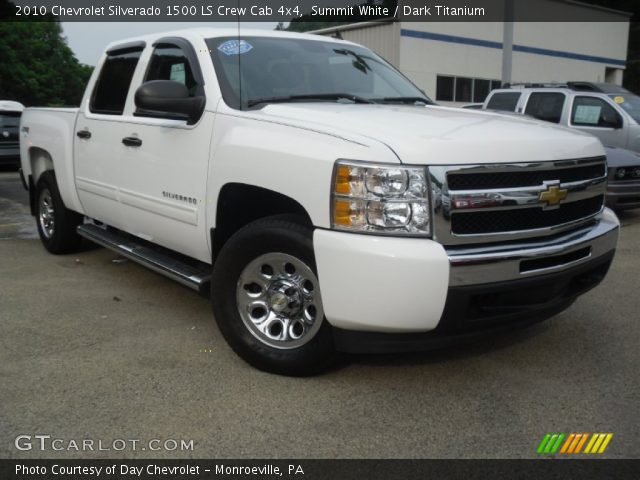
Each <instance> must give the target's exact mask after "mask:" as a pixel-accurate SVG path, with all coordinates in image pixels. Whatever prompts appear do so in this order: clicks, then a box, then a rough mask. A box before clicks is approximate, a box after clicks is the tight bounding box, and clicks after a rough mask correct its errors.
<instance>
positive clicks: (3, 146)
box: [0, 100, 24, 168]
mask: <svg viewBox="0 0 640 480" xmlns="http://www.w3.org/2000/svg"><path fill="white" fill-rule="evenodd" d="M22 110H24V106H23V105H22V104H21V103H18V102H11V101H6V100H0V166H5V165H6V166H10V167H16V168H17V167H18V166H19V165H20V143H19V130H20V116H21V115H22Z"/></svg>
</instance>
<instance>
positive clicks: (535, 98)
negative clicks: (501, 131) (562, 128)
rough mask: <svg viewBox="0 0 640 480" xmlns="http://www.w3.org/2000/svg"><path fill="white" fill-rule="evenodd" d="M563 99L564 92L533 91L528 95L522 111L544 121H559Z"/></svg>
mask: <svg viewBox="0 0 640 480" xmlns="http://www.w3.org/2000/svg"><path fill="white" fill-rule="evenodd" d="M564 100H565V94H564V93H559V92H534V93H532V94H531V95H529V100H528V101H527V108H526V109H525V111H524V113H525V114H526V115H531V116H532V117H534V118H537V119H539V120H544V121H546V122H553V123H560V117H562V107H563V105H564Z"/></svg>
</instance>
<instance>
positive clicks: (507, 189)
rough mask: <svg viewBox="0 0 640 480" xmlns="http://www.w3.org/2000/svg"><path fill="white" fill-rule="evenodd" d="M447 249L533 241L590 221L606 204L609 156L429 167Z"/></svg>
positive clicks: (437, 225) (438, 229) (438, 234)
mask: <svg viewBox="0 0 640 480" xmlns="http://www.w3.org/2000/svg"><path fill="white" fill-rule="evenodd" d="M429 172H430V176H431V182H432V192H433V209H434V221H433V224H434V236H435V238H436V239H437V240H438V241H439V242H440V243H442V244H443V245H457V244H469V243H491V242H497V241H508V240H518V239H523V238H535V237H541V236H545V235H550V234H555V233H558V232H561V231H564V230H569V229H571V228H575V227H577V226H580V225H582V224H584V223H586V222H588V221H590V220H591V219H592V218H593V217H594V216H595V215H597V214H598V213H600V212H601V211H602V208H603V204H604V193H605V189H606V178H607V165H606V159H605V157H596V158H588V159H577V160H562V161H554V162H537V163H520V164H492V165H471V166H468V165H453V166H440V167H429Z"/></svg>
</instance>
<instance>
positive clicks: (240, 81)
mask: <svg viewBox="0 0 640 480" xmlns="http://www.w3.org/2000/svg"><path fill="white" fill-rule="evenodd" d="M237 5H238V10H237V11H238V14H237V15H236V16H237V18H238V21H237V24H238V95H239V97H240V110H242V69H241V68H240V58H241V57H242V55H240V0H237Z"/></svg>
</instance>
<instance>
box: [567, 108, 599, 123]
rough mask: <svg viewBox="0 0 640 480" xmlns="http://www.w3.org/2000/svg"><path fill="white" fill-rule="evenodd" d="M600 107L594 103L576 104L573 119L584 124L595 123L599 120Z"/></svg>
mask: <svg viewBox="0 0 640 480" xmlns="http://www.w3.org/2000/svg"><path fill="white" fill-rule="evenodd" d="M601 110H602V107H598V106H595V105H578V106H577V107H576V113H575V117H574V119H573V121H574V122H575V123H582V124H586V125H597V124H598V121H599V120H600V111H601Z"/></svg>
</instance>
